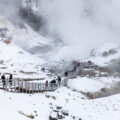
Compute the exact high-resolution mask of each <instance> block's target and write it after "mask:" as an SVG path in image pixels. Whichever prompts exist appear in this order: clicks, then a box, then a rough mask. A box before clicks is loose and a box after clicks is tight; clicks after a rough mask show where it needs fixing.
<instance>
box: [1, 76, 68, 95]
mask: <svg viewBox="0 0 120 120" xmlns="http://www.w3.org/2000/svg"><path fill="white" fill-rule="evenodd" d="M67 82H68V79H67V78H65V79H64V80H62V81H61V82H58V83H57V84H54V83H48V85H46V84H45V83H35V82H28V81H24V80H21V79H13V80H12V82H9V79H6V80H5V84H3V82H2V80H0V89H3V90H6V91H10V92H17V93H39V92H45V91H54V90H56V89H58V88H59V87H61V86H66V85H67Z"/></svg>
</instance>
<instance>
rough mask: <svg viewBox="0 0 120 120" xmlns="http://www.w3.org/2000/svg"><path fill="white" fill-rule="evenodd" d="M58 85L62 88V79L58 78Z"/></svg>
mask: <svg viewBox="0 0 120 120" xmlns="http://www.w3.org/2000/svg"><path fill="white" fill-rule="evenodd" d="M58 85H59V86H60V85H61V77H60V76H58Z"/></svg>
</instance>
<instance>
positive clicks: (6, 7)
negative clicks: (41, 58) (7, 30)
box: [0, 0, 120, 56]
mask: <svg viewBox="0 0 120 120" xmlns="http://www.w3.org/2000/svg"><path fill="white" fill-rule="evenodd" d="M20 1H21V0H0V11H1V12H0V13H2V14H5V15H6V16H7V17H9V18H15V17H16V16H17V15H18V11H19V6H20ZM33 1H34V0H33ZM36 1H37V2H38V1H39V2H38V6H39V11H40V15H41V16H42V17H43V18H44V20H45V26H44V28H45V29H46V30H47V34H49V36H55V35H58V36H59V37H58V38H60V39H61V40H62V41H63V42H64V45H69V46H72V48H71V49H75V51H74V50H71V51H73V53H71V52H70V54H76V56H78V55H80V56H81V55H84V54H86V53H89V51H90V50H91V49H93V48H97V47H99V46H102V45H103V44H105V43H117V44H119V43H120V40H119V39H120V34H119V33H120V20H119V19H120V14H119V11H120V1H119V0H99V1H98V0H36ZM36 1H35V2H36ZM18 19H19V18H18ZM15 20H17V19H16V18H15ZM18 21H19V20H18ZM64 49H65V48H64ZM62 50H63V49H62ZM65 50H66V49H65ZM63 51H64V50H63ZM67 54H69V52H67Z"/></svg>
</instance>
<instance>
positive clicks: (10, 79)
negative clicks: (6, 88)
mask: <svg viewBox="0 0 120 120" xmlns="http://www.w3.org/2000/svg"><path fill="white" fill-rule="evenodd" d="M12 79H13V75H12V74H10V77H9V84H10V85H12Z"/></svg>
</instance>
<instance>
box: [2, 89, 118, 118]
mask: <svg viewBox="0 0 120 120" xmlns="http://www.w3.org/2000/svg"><path fill="white" fill-rule="evenodd" d="M46 95H50V96H55V97H56V100H54V99H52V97H50V98H47V97H46ZM82 98H84V96H83V95H81V94H80V93H78V92H72V91H71V90H69V89H67V88H65V87H62V88H60V89H58V90H57V91H55V92H50V93H49V92H47V93H39V94H33V95H28V94H16V93H8V92H5V91H2V90H0V100H1V102H0V106H1V112H0V118H1V119H3V120H16V119H17V120H21V119H22V120H30V119H29V118H27V117H26V116H24V115H22V114H21V113H24V114H25V115H34V116H35V118H34V119H35V120H48V118H49V114H50V107H51V105H50V104H53V106H56V105H57V106H62V107H63V109H65V110H68V111H69V114H70V115H72V116H77V117H79V118H82V119H83V120H101V119H102V120H108V119H109V120H119V119H120V116H119V112H120V95H119V94H118V95H114V96H111V97H107V98H102V99H94V100H87V99H86V98H84V99H82ZM69 119H70V116H69V117H65V118H64V120H69Z"/></svg>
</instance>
